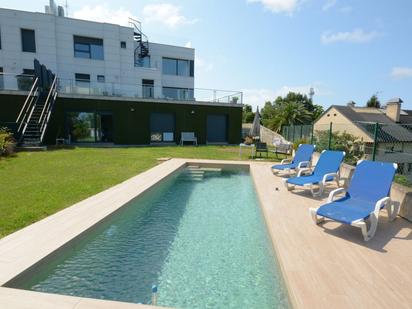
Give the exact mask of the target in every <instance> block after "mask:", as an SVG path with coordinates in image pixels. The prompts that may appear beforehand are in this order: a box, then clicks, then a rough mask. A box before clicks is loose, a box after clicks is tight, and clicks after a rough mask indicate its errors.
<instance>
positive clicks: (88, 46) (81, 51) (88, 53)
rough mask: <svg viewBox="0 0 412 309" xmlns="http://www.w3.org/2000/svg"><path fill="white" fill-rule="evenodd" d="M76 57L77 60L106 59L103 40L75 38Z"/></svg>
mask: <svg viewBox="0 0 412 309" xmlns="http://www.w3.org/2000/svg"><path fill="white" fill-rule="evenodd" d="M73 45H74V56H75V57H77V58H88V59H97V60H103V59H104V52H103V40H102V39H96V38H88V37H83V36H77V35H75V36H73Z"/></svg>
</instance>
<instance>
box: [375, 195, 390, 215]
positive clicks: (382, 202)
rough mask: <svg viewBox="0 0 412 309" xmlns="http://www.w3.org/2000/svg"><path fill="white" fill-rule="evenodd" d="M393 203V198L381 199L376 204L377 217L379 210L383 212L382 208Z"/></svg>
mask: <svg viewBox="0 0 412 309" xmlns="http://www.w3.org/2000/svg"><path fill="white" fill-rule="evenodd" d="M390 202H391V198H390V197H389V196H386V197H384V198H381V199H380V200H379V201H377V202H376V204H375V211H374V213H375V215H376V216H378V215H379V210H381V208H382V206H386V205H387V204H388V203H390Z"/></svg>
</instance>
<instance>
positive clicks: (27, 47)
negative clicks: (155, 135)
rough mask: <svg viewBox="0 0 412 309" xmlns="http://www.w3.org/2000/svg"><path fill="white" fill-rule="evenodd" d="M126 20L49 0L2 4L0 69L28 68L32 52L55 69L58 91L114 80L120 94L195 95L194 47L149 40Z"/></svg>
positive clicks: (95, 86)
mask: <svg viewBox="0 0 412 309" xmlns="http://www.w3.org/2000/svg"><path fill="white" fill-rule="evenodd" d="M130 22H131V23H130V25H131V27H123V26H119V25H114V24H108V23H99V22H93V21H85V20H79V19H73V18H68V17H65V16H64V10H63V8H61V7H58V8H57V7H56V5H55V4H54V3H53V2H51V4H50V6H47V7H46V12H45V13H37V12H36V13H34V12H24V11H17V10H9V9H0V26H1V28H0V40H1V49H0V68H1V69H0V70H2V71H3V72H4V73H6V74H7V73H12V74H24V73H25V74H30V73H32V72H33V69H34V68H33V60H34V58H36V59H38V60H39V61H40V63H42V64H44V65H46V66H47V67H48V68H49V69H50V70H52V71H53V72H54V73H55V74H57V76H58V78H59V79H60V86H61V87H62V89H61V90H62V91H77V92H80V93H82V92H85V91H89V90H88V88H90V89H91V90H90V91H91V92H92V93H93V92H96V94H99V92H103V91H106V92H107V91H112V89H110V87H107V86H108V85H110V86H112V84H113V87H112V88H114V89H116V88H118V89H117V91H120V92H121V93H120V94H122V93H123V92H124V93H125V94H127V93H128V92H130V93H129V95H136V96H139V97H142V96H154V97H164V98H169V97H170V98H173V99H189V98H191V97H193V88H194V57H195V51H194V49H193V48H186V47H180V46H171V45H164V44H158V43H152V42H147V41H146V40H145V39H144V38H145V36H144V34H143V33H142V32H141V27H140V25H139V23H138V22H136V21H133V20H130ZM142 45H143V46H144V47H143V48H144V51H145V53H141V47H142ZM10 82H11V81H10ZM104 84H107V85H104ZM76 85H77V86H78V88H74V87H76ZM89 85H90V87H88V86H89ZM120 85H122V86H120ZM82 86H83V87H82ZM81 88H84V89H81ZM86 88H87V89H86ZM105 88H107V89H105Z"/></svg>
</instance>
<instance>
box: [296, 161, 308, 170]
mask: <svg viewBox="0 0 412 309" xmlns="http://www.w3.org/2000/svg"><path fill="white" fill-rule="evenodd" d="M309 166H310V162H309V161H302V162H300V163H299V164H298V169H301V168H305V167H307V168H309Z"/></svg>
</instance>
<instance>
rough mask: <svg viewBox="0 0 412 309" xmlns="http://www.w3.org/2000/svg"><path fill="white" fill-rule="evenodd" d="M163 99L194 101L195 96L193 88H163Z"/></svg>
mask: <svg viewBox="0 0 412 309" xmlns="http://www.w3.org/2000/svg"><path fill="white" fill-rule="evenodd" d="M163 97H164V98H165V99H172V100H193V99H194V94H193V89H191V88H174V87H163Z"/></svg>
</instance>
